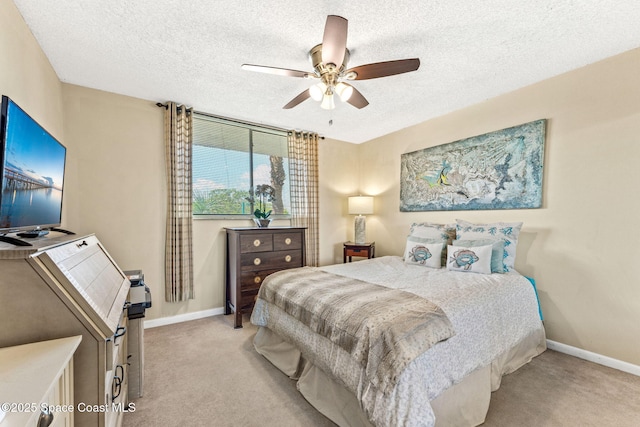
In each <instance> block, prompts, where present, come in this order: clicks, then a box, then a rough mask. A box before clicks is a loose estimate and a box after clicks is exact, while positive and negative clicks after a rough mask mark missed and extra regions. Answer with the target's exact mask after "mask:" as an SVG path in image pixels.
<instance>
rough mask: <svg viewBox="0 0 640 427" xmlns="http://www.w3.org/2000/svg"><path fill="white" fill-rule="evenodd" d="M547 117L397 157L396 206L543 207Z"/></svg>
mask: <svg viewBox="0 0 640 427" xmlns="http://www.w3.org/2000/svg"><path fill="white" fill-rule="evenodd" d="M545 131H546V120H545V119H542V120H537V121H534V122H530V123H525V124H522V125H519V126H514V127H511V128H508V129H502V130H498V131H495V132H490V133H486V134H484V135H479V136H474V137H471V138H467V139H463V140H460V141H455V142H450V143H448V144H443V145H438V146H435V147H429V148H425V149H423V150H418V151H414V152H411V153H405V154H402V155H401V158H400V211H402V212H417V211H449V210H480V209H531V208H539V207H541V206H542V175H543V160H544V141H545Z"/></svg>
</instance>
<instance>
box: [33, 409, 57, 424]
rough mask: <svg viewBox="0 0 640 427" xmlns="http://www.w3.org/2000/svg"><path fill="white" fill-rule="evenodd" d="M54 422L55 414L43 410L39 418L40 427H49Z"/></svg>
mask: <svg viewBox="0 0 640 427" xmlns="http://www.w3.org/2000/svg"><path fill="white" fill-rule="evenodd" d="M52 422H53V414H52V413H51V412H49V409H42V410H41V411H40V416H39V417H38V424H37V426H38V427H49V426H50V425H51V423H52Z"/></svg>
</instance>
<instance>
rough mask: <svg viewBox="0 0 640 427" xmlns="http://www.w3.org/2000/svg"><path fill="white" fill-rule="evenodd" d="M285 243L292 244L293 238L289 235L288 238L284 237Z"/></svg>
mask: <svg viewBox="0 0 640 427" xmlns="http://www.w3.org/2000/svg"><path fill="white" fill-rule="evenodd" d="M284 244H285V245H290V244H291V238H289V237H287V238H286V239H284Z"/></svg>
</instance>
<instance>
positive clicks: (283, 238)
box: [273, 233, 302, 251]
mask: <svg viewBox="0 0 640 427" xmlns="http://www.w3.org/2000/svg"><path fill="white" fill-rule="evenodd" d="M300 248H302V234H300V233H278V234H274V235H273V250H274V251H286V250H288V249H300Z"/></svg>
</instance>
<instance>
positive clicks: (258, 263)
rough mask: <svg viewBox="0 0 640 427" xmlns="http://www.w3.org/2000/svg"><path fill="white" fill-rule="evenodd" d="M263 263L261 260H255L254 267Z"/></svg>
mask: <svg viewBox="0 0 640 427" xmlns="http://www.w3.org/2000/svg"><path fill="white" fill-rule="evenodd" d="M261 262H262V260H261V259H260V258H256V259H254V260H253V265H260V263H261Z"/></svg>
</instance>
